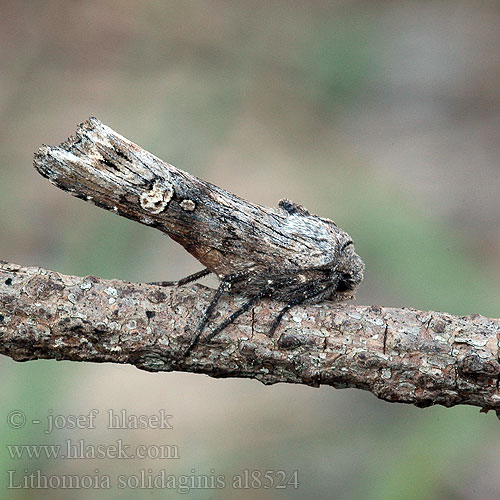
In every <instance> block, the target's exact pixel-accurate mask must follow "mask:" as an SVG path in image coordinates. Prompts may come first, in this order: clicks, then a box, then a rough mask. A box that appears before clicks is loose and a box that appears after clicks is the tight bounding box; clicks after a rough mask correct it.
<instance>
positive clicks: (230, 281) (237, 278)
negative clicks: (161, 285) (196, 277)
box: [184, 269, 248, 356]
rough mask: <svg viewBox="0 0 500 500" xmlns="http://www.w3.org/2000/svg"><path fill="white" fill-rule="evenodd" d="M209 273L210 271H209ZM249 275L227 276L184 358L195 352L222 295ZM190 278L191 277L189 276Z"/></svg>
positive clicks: (206, 310)
mask: <svg viewBox="0 0 500 500" xmlns="http://www.w3.org/2000/svg"><path fill="white" fill-rule="evenodd" d="M207 271H208V269H207ZM247 275H248V271H241V272H238V273H234V274H230V275H228V276H225V277H224V278H223V279H222V280H221V282H220V284H219V287H218V288H217V290H216V292H215V295H214V296H213V298H212V300H211V301H210V304H208V307H207V308H206V309H205V312H204V313H203V316H202V318H201V321H200V322H199V323H198V326H197V327H196V331H195V334H194V336H193V338H192V339H191V342H190V343H189V346H188V347H187V349H186V350H185V352H184V356H188V355H189V353H190V352H191V351H192V350H193V347H194V346H195V345H196V344H197V343H198V340H199V339H200V336H201V334H202V333H203V329H204V328H205V325H206V324H207V322H208V320H209V319H210V316H211V315H212V313H213V311H214V309H215V306H216V305H217V303H218V302H219V300H220V298H221V296H222V294H223V293H224V292H227V291H228V290H229V289H230V288H231V285H232V284H233V283H236V282H237V281H240V280H243V279H245V278H246V276H247ZM188 277H189V276H188Z"/></svg>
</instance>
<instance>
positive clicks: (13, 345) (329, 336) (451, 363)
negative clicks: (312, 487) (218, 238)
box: [0, 262, 500, 415]
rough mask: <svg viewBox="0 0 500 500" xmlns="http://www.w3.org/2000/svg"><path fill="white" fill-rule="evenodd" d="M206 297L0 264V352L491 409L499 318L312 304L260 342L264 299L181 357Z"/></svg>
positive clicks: (270, 311) (269, 315) (271, 306)
mask: <svg viewBox="0 0 500 500" xmlns="http://www.w3.org/2000/svg"><path fill="white" fill-rule="evenodd" d="M212 295H213V290H211V289H209V288H206V287H204V286H201V285H191V286H182V287H157V286H153V285H146V284H136V283H129V282H125V281H120V280H104V279H101V278H97V277H94V276H87V277H84V278H79V277H75V276H65V275H61V274H59V273H57V272H52V271H47V270H44V269H40V268H26V267H21V266H18V265H15V264H9V263H7V262H2V263H1V264H0V353H2V354H5V355H7V356H10V357H11V358H13V359H14V360H16V361H27V360H32V359H58V360H72V361H92V362H112V363H129V364H132V365H135V366H137V367H138V368H141V369H144V370H148V371H173V370H176V371H184V372H197V373H205V374H207V375H210V376H212V377H244V378H254V379H257V380H260V381H261V382H263V383H265V384H274V383H277V382H291V383H299V384H307V385H311V386H319V385H320V384H325V385H330V386H333V387H336V388H344V387H357V388H359V389H364V390H369V391H371V392H372V393H373V394H375V395H376V396H377V397H378V398H380V399H384V400H386V401H391V402H400V403H412V404H414V405H417V406H420V407H425V406H430V405H434V404H440V405H444V406H447V407H449V406H454V405H458V404H468V405H475V406H479V407H481V408H483V409H485V410H488V409H495V410H496V411H497V415H498V414H500V390H499V380H500V379H499V376H500V364H499V359H498V354H499V338H500V320H498V319H488V318H485V317H482V316H479V315H470V316H465V317H457V316H452V315H450V314H446V313H439V312H422V311H417V310H414V309H409V308H403V309H397V308H388V307H378V306H371V307H369V306H355V305H345V304H337V303H332V302H323V303H321V304H319V305H310V306H298V307H296V308H294V309H293V310H291V311H290V312H289V313H288V314H286V315H285V317H284V318H283V321H282V324H281V325H280V327H279V328H278V330H277V332H276V335H275V337H274V338H272V339H271V338H269V337H268V336H267V335H266V332H267V331H268V328H269V324H270V323H271V322H272V320H273V318H274V317H275V315H276V313H277V311H278V309H279V308H280V307H281V306H282V305H283V304H280V303H279V302H274V301H268V300H263V301H262V302H261V303H259V304H258V305H257V306H255V307H254V309H253V311H250V312H248V313H246V314H244V315H242V316H241V317H240V319H239V320H238V321H236V322H235V323H234V324H232V325H230V326H228V327H227V328H226V329H225V330H224V331H223V332H221V333H220V334H219V335H218V336H217V337H216V338H214V339H213V340H212V341H211V342H210V343H206V342H203V338H202V340H201V342H200V344H199V345H197V346H196V348H195V349H194V350H193V352H192V353H191V354H190V355H189V356H188V357H185V356H184V355H183V353H184V350H185V348H186V346H187V345H188V344H189V341H190V339H191V336H192V335H193V328H194V327H195V325H197V324H198V321H199V320H200V317H201V315H202V313H203V311H204V310H205V308H206V306H207V304H208V302H209V300H210V298H211V297H212ZM240 300H243V299H240V298H238V297H234V296H232V295H227V296H225V297H224V299H223V300H222V301H221V304H220V307H219V308H218V314H220V315H221V317H226V316H227V315H229V314H230V312H231V311H233V310H234V309H235V308H236V307H237V306H238V304H239V303H240ZM254 313H255V314H254ZM217 319H218V320H219V321H220V317H219V318H217Z"/></svg>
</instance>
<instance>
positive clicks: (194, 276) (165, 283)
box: [148, 269, 212, 286]
mask: <svg viewBox="0 0 500 500" xmlns="http://www.w3.org/2000/svg"><path fill="white" fill-rule="evenodd" d="M211 272H212V271H210V270H208V269H203V270H202V271H198V272H197V273H194V274H190V275H189V276H186V277H185V278H182V279H180V280H177V281H152V282H150V283H148V285H156V286H181V285H186V284H188V283H191V282H192V281H196V280H199V279H201V278H204V277H205V276H207V275H208V274H210V273H211Z"/></svg>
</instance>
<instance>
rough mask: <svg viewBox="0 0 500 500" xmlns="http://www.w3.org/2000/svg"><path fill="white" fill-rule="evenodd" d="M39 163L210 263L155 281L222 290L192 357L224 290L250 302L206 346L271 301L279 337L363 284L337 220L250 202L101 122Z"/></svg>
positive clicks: (68, 187)
mask: <svg viewBox="0 0 500 500" xmlns="http://www.w3.org/2000/svg"><path fill="white" fill-rule="evenodd" d="M34 165H35V168H36V169H37V170H38V171H39V172H40V173H41V174H42V175H43V176H45V177H46V178H47V179H48V180H49V181H50V182H52V183H53V184H55V185H56V186H58V187H59V188H61V189H63V190H65V191H68V192H70V193H71V194H72V195H73V196H76V197H78V198H81V199H84V200H86V201H88V202H91V203H93V204H95V205H97V206H99V207H102V208H104V209H107V210H111V211H113V212H115V213H117V214H119V215H121V216H124V217H127V218H129V219H132V220H135V221H138V222H140V223H142V224H145V225H148V226H151V227H154V228H156V229H159V230H160V231H162V232H164V233H166V234H167V235H168V236H170V237H171V238H172V239H173V240H175V241H176V242H177V243H180V244H181V245H182V246H183V247H184V248H185V249H186V250H187V251H188V252H189V253H190V254H192V255H193V256H194V257H195V258H196V259H198V261H199V262H201V263H202V264H203V265H204V266H205V269H204V270H202V271H200V272H198V273H195V274H193V275H191V276H188V277H186V278H183V279H182V280H179V281H177V282H164V281H163V282H155V284H157V285H163V286H167V285H183V284H186V283H189V282H191V281H195V280H197V279H200V278H202V277H203V276H206V275H208V274H210V273H213V274H215V275H216V276H217V278H218V279H219V286H218V288H217V290H216V292H215V294H214V296H213V298H212V300H211V302H210V304H209V305H208V307H207V309H206V310H205V312H204V314H203V316H202V318H201V320H200V322H199V324H198V326H197V328H196V329H195V331H194V332H193V335H192V337H191V339H190V341H189V344H188V346H187V349H186V355H187V354H189V353H190V352H191V351H192V349H193V348H194V347H195V346H196V344H197V343H198V341H199V340H200V338H201V336H202V334H203V332H204V330H205V327H206V326H207V324H208V323H209V321H210V319H211V317H212V316H213V314H214V311H215V309H216V306H217V303H218V301H219V300H220V298H221V296H222V295H223V294H224V293H232V294H238V295H241V296H244V297H246V298H247V301H246V302H245V303H244V304H243V305H242V306H241V307H240V308H239V309H237V310H236V311H234V313H233V314H231V315H230V316H229V317H228V318H226V319H225V320H224V321H222V322H221V323H220V324H218V325H214V326H212V327H211V329H210V331H209V333H208V334H206V335H205V336H204V337H203V340H204V341H205V342H208V341H210V340H211V339H213V338H214V337H215V336H216V335H217V334H218V333H220V332H221V331H222V330H223V329H224V328H225V327H226V326H228V325H229V324H231V323H232V322H233V321H234V320H235V319H236V318H237V317H238V316H240V315H241V314H242V313H244V312H245V311H247V310H248V309H250V308H251V307H252V306H253V305H254V304H255V303H256V302H257V301H259V300H260V299H262V298H264V297H268V298H272V299H275V300H277V301H280V302H283V303H284V304H283V307H282V309H281V310H280V312H279V313H278V314H277V316H276V318H275V319H274V321H273V323H272V324H271V325H270V328H269V335H271V336H272V335H273V334H274V332H275V330H276V329H277V327H278V326H279V323H280V320H281V319H282V317H283V315H284V314H285V313H286V312H287V311H288V310H289V309H290V308H292V307H293V306H295V305H298V304H303V303H317V302H320V301H322V300H327V299H328V300H342V299H345V298H350V297H352V296H353V294H354V291H355V290H356V288H357V287H358V285H359V284H360V282H361V281H362V279H363V271H364V263H363V261H362V260H361V258H360V257H359V256H358V255H357V254H356V252H355V250H354V244H353V241H352V239H351V237H350V236H349V235H348V234H347V233H346V232H345V231H343V230H342V229H341V228H340V227H338V226H337V224H335V222H333V221H332V220H330V219H326V218H324V217H319V216H317V215H313V214H311V213H310V212H309V211H307V210H306V209H305V208H304V207H302V206H301V205H298V204H296V203H293V202H292V201H289V200H281V201H280V202H279V203H278V206H277V207H275V208H270V207H264V206H261V205H258V204H255V203H251V202H249V201H246V200H244V199H242V198H240V197H238V196H236V195H234V194H232V193H230V192H228V191H226V190H224V189H221V188H220V187H218V186H215V185H213V184H210V183H209V182H206V181H203V180H201V179H198V178H197V177H195V176H193V175H191V174H188V173H187V172H184V171H182V170H180V169H178V168H176V167H174V166H172V165H170V164H168V163H166V162H163V161H162V160H160V159H159V158H157V157H156V156H154V155H152V154H151V153H149V152H148V151H146V150H144V149H142V148H141V147H140V146H138V145H136V144H134V143H133V142H131V141H129V140H128V139H126V138H125V137H123V136H121V135H119V134H118V133H116V132H115V131H113V130H112V129H111V128H109V127H108V126H106V125H104V124H103V123H101V122H100V121H99V120H98V119H97V118H89V119H88V120H87V121H86V122H84V123H82V124H81V125H79V127H78V129H77V131H76V134H75V135H74V136H72V137H70V138H69V139H68V140H66V141H65V142H63V143H61V144H60V145H59V146H55V147H51V146H42V147H41V148H40V149H39V150H38V152H37V153H36V154H35V159H34Z"/></svg>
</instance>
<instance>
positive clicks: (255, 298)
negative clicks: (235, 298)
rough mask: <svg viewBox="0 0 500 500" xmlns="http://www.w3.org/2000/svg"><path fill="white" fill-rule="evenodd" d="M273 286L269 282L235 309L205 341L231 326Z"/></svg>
mask: <svg viewBox="0 0 500 500" xmlns="http://www.w3.org/2000/svg"><path fill="white" fill-rule="evenodd" d="M271 287H272V283H269V284H268V285H267V286H265V287H264V288H262V290H261V291H260V292H259V293H258V294H257V295H254V296H253V297H252V298H251V299H250V300H248V301H247V302H245V303H244V304H243V305H242V306H241V307H240V308H239V309H238V310H236V311H234V312H233V314H231V316H229V317H228V318H226V319H225V320H224V321H223V322H222V323H221V324H220V325H218V326H216V327H215V328H214V329H213V330H212V331H211V332H210V333H209V334H208V335H207V336H206V337H205V338H204V339H203V340H204V341H205V342H209V341H210V340H212V339H213V338H214V337H215V336H216V335H217V334H219V333H220V332H222V330H224V328H226V326H229V325H230V324H231V323H232V322H233V321H234V320H235V319H236V318H237V317H238V316H241V315H242V314H243V313H244V312H246V311H248V310H249V309H250V308H251V307H252V306H253V305H254V304H255V303H256V302H257V301H258V300H259V299H261V298H263V297H265V296H266V295H267V294H268V293H269V291H270V289H271Z"/></svg>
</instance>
